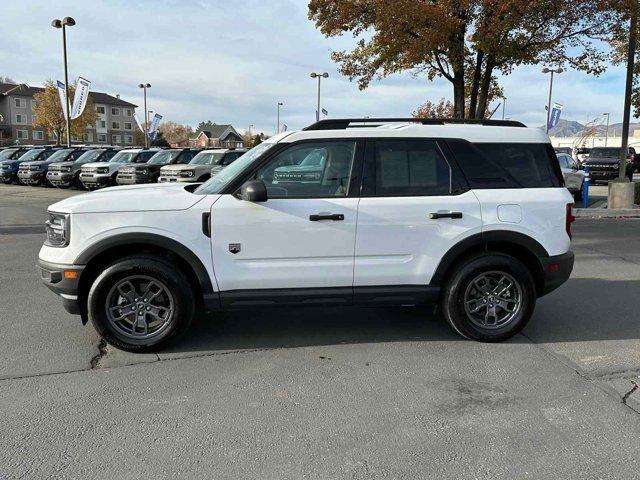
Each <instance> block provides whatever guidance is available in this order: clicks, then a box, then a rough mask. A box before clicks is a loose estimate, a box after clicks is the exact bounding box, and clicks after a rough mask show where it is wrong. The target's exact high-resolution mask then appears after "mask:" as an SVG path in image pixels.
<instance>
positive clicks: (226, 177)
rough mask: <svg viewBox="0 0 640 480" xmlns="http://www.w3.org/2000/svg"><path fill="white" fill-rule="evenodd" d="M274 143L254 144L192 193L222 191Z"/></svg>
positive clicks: (204, 193) (203, 193)
mask: <svg viewBox="0 0 640 480" xmlns="http://www.w3.org/2000/svg"><path fill="white" fill-rule="evenodd" d="M274 145H275V143H269V142H263V143H261V144H260V145H256V146H255V147H253V148H252V149H251V150H249V151H248V152H246V153H245V154H244V155H242V156H241V157H240V158H238V160H237V161H235V162H233V164H231V165H230V166H228V167H227V168H225V169H224V170H222V171H221V172H220V173H218V174H217V175H214V176H213V177H211V178H210V179H209V180H207V181H206V182H205V183H203V184H202V185H200V186H199V187H198V188H197V189H196V190H195V191H194V192H193V193H198V194H202V195H206V194H211V193H220V192H222V191H223V190H224V189H225V188H226V186H227V185H228V184H229V183H231V182H232V181H233V180H234V179H235V178H236V176H238V175H239V174H240V173H242V172H243V171H244V170H245V169H246V168H249V167H250V166H251V164H252V163H253V162H255V161H256V160H257V159H258V158H260V157H261V156H262V155H264V154H265V153H266V152H267V150H269V149H270V148H271V147H273V146H274Z"/></svg>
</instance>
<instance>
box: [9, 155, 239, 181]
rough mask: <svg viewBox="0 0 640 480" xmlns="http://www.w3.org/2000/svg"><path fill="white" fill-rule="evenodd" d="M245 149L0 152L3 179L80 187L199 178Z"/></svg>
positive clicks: (216, 169)
mask: <svg viewBox="0 0 640 480" xmlns="http://www.w3.org/2000/svg"><path fill="white" fill-rule="evenodd" d="M245 152H246V149H224V148H218V149H209V150H201V149H195V148H170V149H163V148H128V149H120V148H119V147H113V146H97V147H96V146H74V147H71V148H63V147H59V146H44V147H32V148H30V147H12V148H5V149H3V150H1V151H0V180H1V181H2V182H3V183H13V182H17V183H22V184H24V185H41V186H54V187H59V188H70V187H75V188H86V189H88V190H95V189H98V188H102V187H107V186H114V185H133V184H140V183H155V182H158V181H160V182H185V183H186V182H203V181H205V180H208V179H209V178H210V177H212V176H214V175H216V174H218V173H219V172H220V171H221V170H222V169H223V168H225V167H226V166H228V165H230V164H231V163H232V162H233V161H234V160H236V159H237V158H238V157H240V156H242V155H243V154H244V153H245Z"/></svg>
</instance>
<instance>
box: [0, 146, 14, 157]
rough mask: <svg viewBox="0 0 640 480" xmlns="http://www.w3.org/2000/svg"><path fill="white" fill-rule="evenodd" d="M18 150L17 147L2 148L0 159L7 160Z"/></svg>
mask: <svg viewBox="0 0 640 480" xmlns="http://www.w3.org/2000/svg"><path fill="white" fill-rule="evenodd" d="M17 151H18V149H17V148H7V149H6V150H2V151H1V152H0V160H7V159H9V158H11V156H12V155H13V154H14V153H16V152H17Z"/></svg>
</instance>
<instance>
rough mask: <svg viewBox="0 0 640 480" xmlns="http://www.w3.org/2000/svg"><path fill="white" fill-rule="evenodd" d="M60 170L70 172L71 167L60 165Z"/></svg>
mask: <svg viewBox="0 0 640 480" xmlns="http://www.w3.org/2000/svg"><path fill="white" fill-rule="evenodd" d="M60 171H61V172H70V171H71V167H60Z"/></svg>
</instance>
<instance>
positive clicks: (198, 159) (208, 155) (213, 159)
mask: <svg viewBox="0 0 640 480" xmlns="http://www.w3.org/2000/svg"><path fill="white" fill-rule="evenodd" d="M222 157H224V152H218V153H215V152H200V153H199V154H197V155H196V156H195V157H193V160H191V161H190V162H189V165H217V163H218V162H219V161H220V160H222Z"/></svg>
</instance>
